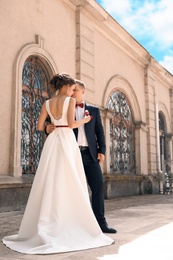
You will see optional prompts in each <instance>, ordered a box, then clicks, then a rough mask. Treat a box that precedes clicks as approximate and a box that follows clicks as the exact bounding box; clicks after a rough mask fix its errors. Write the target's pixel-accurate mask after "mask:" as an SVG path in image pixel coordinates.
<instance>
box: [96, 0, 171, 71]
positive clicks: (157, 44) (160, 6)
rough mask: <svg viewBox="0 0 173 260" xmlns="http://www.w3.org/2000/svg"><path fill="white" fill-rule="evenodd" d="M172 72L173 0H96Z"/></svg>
mask: <svg viewBox="0 0 173 260" xmlns="http://www.w3.org/2000/svg"><path fill="white" fill-rule="evenodd" d="M96 2H98V3H99V4H100V5H101V6H102V7H103V8H104V9H105V10H106V11H107V12H108V13H109V14H110V15H111V16H112V17H113V18H114V19H115V20H116V21H117V22H118V23H119V24H120V25H121V26H122V27H123V28H124V29H125V30H126V31H127V32H128V33H129V34H130V35H132V36H133V37H134V38H135V40H137V41H138V42H139V43H140V44H141V45H142V46H143V47H144V48H145V49H146V50H147V51H148V52H149V53H150V55H151V56H152V57H153V58H154V59H155V60H157V61H158V62H159V63H160V64H161V65H162V66H163V67H164V68H165V69H166V70H168V71H169V72H170V73H171V74H173V0H96Z"/></svg>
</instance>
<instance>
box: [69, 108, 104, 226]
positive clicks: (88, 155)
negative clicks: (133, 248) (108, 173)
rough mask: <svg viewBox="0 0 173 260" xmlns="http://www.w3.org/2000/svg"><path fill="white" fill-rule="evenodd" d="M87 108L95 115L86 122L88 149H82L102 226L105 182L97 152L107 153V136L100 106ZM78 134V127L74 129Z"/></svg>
mask: <svg viewBox="0 0 173 260" xmlns="http://www.w3.org/2000/svg"><path fill="white" fill-rule="evenodd" d="M85 110H88V111H89V114H90V115H91V116H92V117H93V118H92V119H91V120H90V122H89V123H87V124H85V125H84V127H85V134H86V138H87V141H88V149H84V150H81V155H82V160H83V165H84V170H85V174H86V178H87V181H88V185H89V187H90V189H91V192H92V208H93V212H94V214H95V216H96V219H97V221H98V223H99V225H100V226H103V225H104V224H106V220H105V217H104V182H103V176H102V171H101V168H100V164H99V162H98V160H97V154H98V153H102V154H105V150H106V145H105V136H104V131H103V126H102V122H101V117H100V111H99V108H97V107H94V106H89V105H86V104H85ZM74 133H75V135H76V138H77V135H78V129H77V128H76V129H74Z"/></svg>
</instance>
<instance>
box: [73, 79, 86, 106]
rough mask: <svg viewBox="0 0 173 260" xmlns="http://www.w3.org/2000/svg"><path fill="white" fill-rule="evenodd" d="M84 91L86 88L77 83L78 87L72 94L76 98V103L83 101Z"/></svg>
mask: <svg viewBox="0 0 173 260" xmlns="http://www.w3.org/2000/svg"><path fill="white" fill-rule="evenodd" d="M84 92H85V90H84V88H82V87H81V86H80V85H79V84H77V83H76V87H75V89H74V93H73V95H72V97H73V98H75V99H76V103H80V102H82V101H83V95H84Z"/></svg>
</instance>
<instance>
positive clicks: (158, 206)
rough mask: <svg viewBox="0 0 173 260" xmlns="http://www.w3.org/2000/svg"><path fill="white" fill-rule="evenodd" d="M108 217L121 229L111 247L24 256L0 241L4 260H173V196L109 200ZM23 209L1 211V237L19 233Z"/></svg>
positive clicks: (0, 253)
mask: <svg viewBox="0 0 173 260" xmlns="http://www.w3.org/2000/svg"><path fill="white" fill-rule="evenodd" d="M105 206H106V217H107V221H108V223H109V225H110V226H112V227H114V228H116V229H117V230H118V233H117V234H112V235H109V236H110V237H112V238H113V239H115V244H113V245H111V246H107V247H102V248H97V249H92V250H85V251H79V252H72V253H64V254H54V255H24V254H19V253H17V252H14V251H12V250H10V249H8V248H7V247H5V246H4V245H3V244H2V242H0V259H5V260H8V259H13V260H19V259H22V260H24V259H28V260H31V259H32V260H54V259H56V260H128V259H133V260H137V259H138V260H139V259H140V260H144V259H145V260H146V259H147V260H153V259H157V260H163V259H169V260H173V195H142V196H133V197H124V198H116V199H113V200H106V201H105ZM22 214H23V212H22V211H20V212H19V211H16V212H8V213H1V214H0V239H2V237H4V236H5V235H11V234H13V233H16V232H17V230H18V228H19V225H20V221H21V218H22Z"/></svg>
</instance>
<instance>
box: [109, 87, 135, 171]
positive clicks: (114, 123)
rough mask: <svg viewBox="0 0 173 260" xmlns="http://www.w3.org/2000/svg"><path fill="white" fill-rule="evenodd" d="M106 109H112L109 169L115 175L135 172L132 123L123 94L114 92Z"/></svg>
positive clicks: (128, 107)
mask: <svg viewBox="0 0 173 260" xmlns="http://www.w3.org/2000/svg"><path fill="white" fill-rule="evenodd" d="M106 108H107V109H109V110H112V111H113V117H112V118H111V120H110V163H111V165H110V171H111V173H112V174H117V175H121V174H124V175H129V174H130V175H133V174H135V151H134V124H133V117H132V113H131V109H130V106H129V104H128V102H127V99H126V97H125V95H124V94H123V93H122V92H120V91H116V92H114V93H113V94H112V95H111V96H110V97H109V99H108V102H107V106H106Z"/></svg>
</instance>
